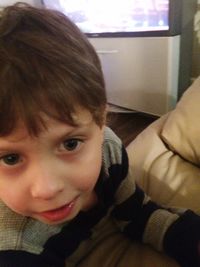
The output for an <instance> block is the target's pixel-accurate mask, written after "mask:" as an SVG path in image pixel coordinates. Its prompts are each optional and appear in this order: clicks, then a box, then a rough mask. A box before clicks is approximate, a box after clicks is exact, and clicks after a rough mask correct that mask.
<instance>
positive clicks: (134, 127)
mask: <svg viewBox="0 0 200 267" xmlns="http://www.w3.org/2000/svg"><path fill="white" fill-rule="evenodd" d="M156 119H157V117H153V116H150V115H146V114H141V113H137V112H135V113H118V112H109V113H108V117H107V125H108V126H109V127H110V128H111V129H112V130H113V131H114V132H115V133H116V134H117V135H118V136H119V137H120V138H121V139H122V141H123V143H124V145H125V146H127V145H128V144H129V143H130V142H131V141H132V140H133V139H134V138H135V137H136V136H137V135H138V134H139V133H140V132H141V131H142V130H144V129H145V128H146V127H147V126H148V125H149V124H150V123H152V122H153V121H155V120H156Z"/></svg>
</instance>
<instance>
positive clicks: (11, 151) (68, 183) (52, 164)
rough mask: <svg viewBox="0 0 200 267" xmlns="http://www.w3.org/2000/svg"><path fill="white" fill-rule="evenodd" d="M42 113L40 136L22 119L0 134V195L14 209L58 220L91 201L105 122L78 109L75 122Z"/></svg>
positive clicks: (83, 208) (89, 204) (72, 215)
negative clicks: (43, 124)
mask: <svg viewBox="0 0 200 267" xmlns="http://www.w3.org/2000/svg"><path fill="white" fill-rule="evenodd" d="M43 118H44V120H45V122H46V125H47V129H45V130H43V131H41V132H40V133H39V135H38V137H31V136H30V135H29V134H28V133H27V130H26V128H25V127H24V126H23V124H22V123H21V124H20V123H19V124H18V126H17V129H15V131H13V133H11V134H10V135H9V136H6V137H0V199H1V200H2V201H3V202H4V203H5V204H6V205H7V206H8V207H9V208H10V209H12V210H13V211H15V212H16V213H19V214H21V215H24V216H29V217H32V218H35V219H37V220H40V221H42V222H45V223H48V224H57V223H61V222H64V221H69V220H71V219H73V218H74V217H75V216H76V215H77V214H78V212H79V211H80V210H86V209H88V208H89V207H90V206H92V205H93V203H94V200H95V194H94V186H95V184H96V182H97V179H98V176H99V173H100V169H101V162H102V142H103V127H102V128H100V127H99V126H98V125H97V124H96V123H95V122H94V120H93V119H92V116H91V114H90V113H89V112H87V111H84V110H82V111H81V112H79V113H77V114H76V121H77V122H78V124H79V125H78V126H76V127H74V126H71V125H68V124H65V123H62V122H60V121H56V120H54V119H53V118H50V117H47V116H46V115H43Z"/></svg>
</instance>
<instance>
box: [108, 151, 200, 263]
mask: <svg viewBox="0 0 200 267" xmlns="http://www.w3.org/2000/svg"><path fill="white" fill-rule="evenodd" d="M121 153H122V160H121V168H122V169H127V170H128V160H127V154H126V151H125V149H124V148H123V147H122V148H121ZM158 190H159V189H158ZM111 215H112V216H113V217H114V219H115V221H116V223H117V224H118V226H119V227H120V229H121V231H122V232H123V233H124V234H125V235H127V236H128V237H129V238H131V239H134V240H140V241H142V242H143V243H146V244H150V245H151V246H152V247H154V248H155V249H156V250H158V251H165V252H166V254H168V255H169V256H171V257H173V258H174V259H175V260H177V262H178V263H179V264H180V265H181V266H182V267H200V260H199V256H200V216H198V215H196V214H195V213H193V212H192V211H189V210H183V209H180V210H179V209H177V210H176V211H175V210H172V209H168V208H165V207H162V206H160V205H158V204H157V203H155V202H153V201H152V200H151V199H150V197H148V196H147V195H146V194H145V192H143V190H142V189H140V188H139V187H138V186H137V184H136V183H135V179H134V176H133V175H132V173H131V172H130V170H128V173H127V175H126V178H125V179H123V181H122V182H121V184H120V185H119V187H118V189H117V190H116V193H115V206H114V208H113V210H112V212H111Z"/></svg>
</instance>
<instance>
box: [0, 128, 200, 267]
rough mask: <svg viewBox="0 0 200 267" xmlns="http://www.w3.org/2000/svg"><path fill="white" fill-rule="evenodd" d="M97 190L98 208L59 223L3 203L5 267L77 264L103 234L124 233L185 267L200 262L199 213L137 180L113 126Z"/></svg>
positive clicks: (0, 263) (1, 255)
mask: <svg viewBox="0 0 200 267" xmlns="http://www.w3.org/2000/svg"><path fill="white" fill-rule="evenodd" d="M95 192H96V194H97V196H98V199H99V201H98V203H97V204H96V206H95V207H93V208H92V209H91V210H89V211H87V212H82V211H81V212H80V213H79V214H78V215H77V217H76V218H74V219H73V220H72V221H70V222H68V223H63V224H59V225H56V226H55V225H47V224H44V223H42V222H39V221H37V220H35V219H32V218H27V217H23V216H21V215H18V214H16V213H14V212H13V211H11V210H10V209H9V208H7V207H6V206H5V205H4V203H2V202H0V267H27V266H28V267H36V266H37V267H64V266H67V267H68V266H76V264H77V263H78V262H80V261H81V259H82V258H84V257H85V256H86V255H87V254H88V253H89V251H91V250H92V248H93V247H94V246H95V245H96V244H97V243H98V241H99V239H100V238H102V236H105V237H106V235H108V234H110V233H112V232H113V233H114V232H119V231H120V232H121V233H124V235H126V236H127V237H128V238H130V239H133V240H140V241H142V242H144V243H147V244H150V245H152V246H153V247H154V248H155V249H157V250H159V251H163V250H164V251H165V252H166V253H167V254H168V255H170V256H172V257H173V258H175V259H176V260H177V261H178V262H179V263H180V265H181V266H183V267H198V266H200V263H199V261H198V257H199V254H198V247H199V240H200V218H199V216H197V215H195V214H194V213H193V212H192V211H188V210H186V211H184V212H181V211H177V212H172V211H171V210H169V209H164V208H162V207H160V206H159V205H157V204H156V203H154V202H152V201H151V199H150V198H149V197H148V196H146V195H145V193H144V192H143V191H142V190H141V189H140V188H139V187H138V186H137V185H136V184H135V181H134V177H133V175H131V173H130V170H129V165H128V157H127V153H126V151H125V149H124V147H123V145H122V142H121V141H120V139H119V138H118V137H117V136H116V135H115V134H114V133H113V132H112V131H111V130H110V129H109V128H106V130H105V136H104V144H103V149H102V169H101V173H100V175H99V178H98V181H97V184H96V185H95ZM108 225H111V227H107V226H108ZM108 229H109V230H108ZM105 240H106V239H105Z"/></svg>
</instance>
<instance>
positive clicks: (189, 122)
mask: <svg viewBox="0 0 200 267" xmlns="http://www.w3.org/2000/svg"><path fill="white" fill-rule="evenodd" d="M161 138H162V139H163V140H164V141H165V143H167V145H168V146H169V148H170V149H171V150H172V151H174V152H175V153H177V154H179V155H180V156H181V157H183V158H184V159H186V160H188V161H190V162H192V163H194V164H196V165H198V166H200V78H198V79H197V80H196V81H195V82H194V83H193V84H192V85H191V86H190V88H189V89H188V90H186V91H185V93H184V94H183V96H182V98H181V99H180V101H179V102H178V104H177V106H176V108H175V109H174V110H173V111H172V112H171V114H170V116H168V118H167V121H166V122H165V125H164V126H163V129H162V132H161Z"/></svg>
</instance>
